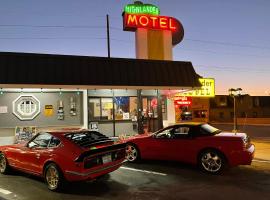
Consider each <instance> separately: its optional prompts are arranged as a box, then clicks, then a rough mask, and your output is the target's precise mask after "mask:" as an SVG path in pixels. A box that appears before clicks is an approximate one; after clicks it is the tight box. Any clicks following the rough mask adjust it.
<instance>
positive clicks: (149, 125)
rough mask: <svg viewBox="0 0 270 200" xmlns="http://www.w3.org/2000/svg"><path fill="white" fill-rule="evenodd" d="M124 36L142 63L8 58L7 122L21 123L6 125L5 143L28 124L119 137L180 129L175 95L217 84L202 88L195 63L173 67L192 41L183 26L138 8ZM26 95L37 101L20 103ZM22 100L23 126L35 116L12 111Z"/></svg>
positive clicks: (3, 104) (130, 13)
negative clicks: (179, 50) (176, 53)
mask: <svg viewBox="0 0 270 200" xmlns="http://www.w3.org/2000/svg"><path fill="white" fill-rule="evenodd" d="M123 30H125V31H132V32H135V38H136V39H135V43H136V59H126V58H105V57H90V56H72V55H49V54H33V53H0V65H1V73H0V89H1V91H0V111H1V112H2V113H1V112H0V122H1V120H2V121H3V122H4V119H5V117H6V116H7V115H8V116H9V117H10V120H9V122H14V123H13V124H9V126H5V125H4V124H1V123H0V136H1V134H4V132H5V133H6V132H7V130H8V132H10V133H11V132H13V133H14V129H15V128H16V126H18V125H22V124H27V125H28V126H29V127H32V126H34V127H35V128H34V129H33V130H36V129H41V128H63V127H64V128H74V127H75V128H89V129H91V130H99V131H101V132H103V133H105V134H106V135H108V136H118V135H120V134H127V135H132V134H136V133H144V132H145V131H156V130H157V129H160V128H162V127H163V125H165V126H166V125H168V124H171V123H175V105H174V100H173V99H172V98H171V96H170V95H171V94H172V93H174V94H175V93H179V92H183V91H190V90H192V89H196V88H200V87H201V85H204V84H205V85H206V86H207V85H209V84H210V82H209V81H206V82H201V83H200V81H199V78H200V76H199V75H198V74H196V72H195V70H194V68H193V66H192V63H191V62H182V61H172V49H173V47H174V46H175V45H177V44H179V43H180V42H181V41H182V39H183V37H184V29H183V26H182V24H181V22H180V21H179V20H177V19H175V18H173V17H170V16H163V15H160V9H159V8H158V7H157V6H155V5H151V4H143V3H140V2H136V3H134V4H128V5H127V6H125V7H124V9H123ZM14 89H15V90H16V91H15V92H14V91H13V92H12V90H14ZM209 92H210V91H208V89H206V90H204V91H201V92H200V95H204V94H207V95H208V93H209ZM24 93H27V94H28V95H29V96H26V97H20V95H22V94H24ZM195 94H196V95H198V94H197V92H195ZM187 95H190V94H187ZM31 96H32V97H31ZM184 96H185V94H184ZM37 97H38V98H37ZM17 98H18V99H19V100H20V98H26V99H29V100H28V101H26V102H23V103H21V104H19V103H20V102H19V103H18V105H21V108H22V109H19V110H18V112H16V114H17V116H19V117H21V119H23V118H24V119H26V118H27V117H29V116H27V115H28V114H29V115H31V116H30V117H29V118H28V119H29V120H28V121H22V120H21V119H19V118H18V117H16V114H12V113H11V112H10V109H12V105H11V104H10V102H12V101H15V100H16V99H17ZM35 102H40V104H37V105H35ZM193 102H194V101H193ZM16 105H17V104H16ZM192 105H194V103H192ZM17 107H20V106H17ZM22 111H25V113H26V114H25V116H21V115H22V114H21V113H22ZM32 111H33V112H32Z"/></svg>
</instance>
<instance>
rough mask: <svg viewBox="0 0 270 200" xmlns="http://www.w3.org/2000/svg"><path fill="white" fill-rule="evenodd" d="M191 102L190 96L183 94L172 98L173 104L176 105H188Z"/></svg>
mask: <svg viewBox="0 0 270 200" xmlns="http://www.w3.org/2000/svg"><path fill="white" fill-rule="evenodd" d="M191 103H192V99H191V97H187V96H183V97H175V98H174V105H176V106H190V105H191Z"/></svg>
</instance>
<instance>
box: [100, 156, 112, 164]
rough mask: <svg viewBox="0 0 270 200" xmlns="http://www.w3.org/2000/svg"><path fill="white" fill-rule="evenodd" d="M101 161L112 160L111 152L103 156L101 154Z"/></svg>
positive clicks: (107, 161)
mask: <svg viewBox="0 0 270 200" xmlns="http://www.w3.org/2000/svg"><path fill="white" fill-rule="evenodd" d="M102 162H103V164H106V163H109V162H112V155H111V154H107V155H105V156H102Z"/></svg>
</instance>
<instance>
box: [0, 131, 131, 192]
mask: <svg viewBox="0 0 270 200" xmlns="http://www.w3.org/2000/svg"><path fill="white" fill-rule="evenodd" d="M125 156H126V144H125V143H118V144H115V143H114V142H113V141H112V140H111V139H109V138H108V137H106V136H104V135H102V134H101V133H99V132H95V131H87V130H80V131H63V132H43V133H39V134H37V135H36V136H34V137H33V138H32V139H31V140H30V141H29V142H28V143H26V144H16V145H9V146H1V147H0V172H1V173H2V174H6V173H8V171H9V170H10V168H14V169H18V170H21V171H24V172H27V173H31V174H34V175H37V176H41V177H44V178H45V181H46V183H47V185H48V188H49V189H50V190H53V191H54V190H60V189H62V188H63V186H64V184H65V182H66V181H82V180H89V179H95V178H97V177H100V176H103V175H105V174H108V173H110V172H112V171H114V170H116V169H118V168H119V167H120V166H121V164H122V163H123V162H124V160H125Z"/></svg>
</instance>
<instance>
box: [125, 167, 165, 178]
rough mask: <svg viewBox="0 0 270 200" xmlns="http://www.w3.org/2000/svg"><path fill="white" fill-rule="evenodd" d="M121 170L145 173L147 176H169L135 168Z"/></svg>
mask: <svg viewBox="0 0 270 200" xmlns="http://www.w3.org/2000/svg"><path fill="white" fill-rule="evenodd" d="M120 169H125V170H130V171H135V172H143V173H146V174H154V175H160V176H167V174H164V173H160V172H154V171H147V170H141V169H135V168H130V167H120Z"/></svg>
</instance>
